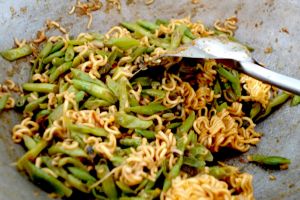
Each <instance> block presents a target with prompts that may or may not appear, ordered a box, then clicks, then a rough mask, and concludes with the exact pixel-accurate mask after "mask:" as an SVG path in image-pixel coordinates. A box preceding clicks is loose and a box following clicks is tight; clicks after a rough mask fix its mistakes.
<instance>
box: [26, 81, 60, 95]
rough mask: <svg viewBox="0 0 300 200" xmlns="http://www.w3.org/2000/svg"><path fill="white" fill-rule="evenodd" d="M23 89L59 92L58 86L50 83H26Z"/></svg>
mask: <svg viewBox="0 0 300 200" xmlns="http://www.w3.org/2000/svg"><path fill="white" fill-rule="evenodd" d="M22 87H23V89H24V90H26V91H30V92H41V93H50V92H53V93H56V92H58V86H57V85H56V84H50V83H24V84H23V85H22Z"/></svg>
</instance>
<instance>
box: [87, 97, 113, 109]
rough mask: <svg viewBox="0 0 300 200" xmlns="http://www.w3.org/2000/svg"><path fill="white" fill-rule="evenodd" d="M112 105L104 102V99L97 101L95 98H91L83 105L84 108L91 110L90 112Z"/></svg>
mask: <svg viewBox="0 0 300 200" xmlns="http://www.w3.org/2000/svg"><path fill="white" fill-rule="evenodd" d="M110 105H112V103H110V102H108V101H105V100H102V99H95V98H93V99H92V98H90V99H88V100H87V101H86V102H84V104H83V108H86V109H89V110H95V109H97V108H99V107H104V106H110Z"/></svg>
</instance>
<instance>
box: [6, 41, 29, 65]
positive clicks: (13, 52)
mask: <svg viewBox="0 0 300 200" xmlns="http://www.w3.org/2000/svg"><path fill="white" fill-rule="evenodd" d="M30 54H32V48H31V46H30V45H29V44H25V45H24V46H22V47H18V48H14V49H8V50H5V51H1V52H0V55H1V56H2V57H3V58H4V59H6V60H8V61H15V60H17V59H19V58H22V57H25V56H28V55H30Z"/></svg>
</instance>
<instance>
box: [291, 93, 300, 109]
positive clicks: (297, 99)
mask: <svg viewBox="0 0 300 200" xmlns="http://www.w3.org/2000/svg"><path fill="white" fill-rule="evenodd" d="M298 104H300V96H299V95H294V96H293V98H292V101H291V106H297V105H298Z"/></svg>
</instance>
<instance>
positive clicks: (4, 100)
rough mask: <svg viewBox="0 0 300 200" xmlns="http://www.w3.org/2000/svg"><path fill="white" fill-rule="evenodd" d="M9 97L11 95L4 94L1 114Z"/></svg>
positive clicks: (0, 103) (0, 101)
mask: <svg viewBox="0 0 300 200" xmlns="http://www.w3.org/2000/svg"><path fill="white" fill-rule="evenodd" d="M9 96H10V95H9V94H4V95H2V96H1V97H0V112H1V111H2V110H3V109H4V108H5V106H6V103H7V101H8V98H9Z"/></svg>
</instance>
